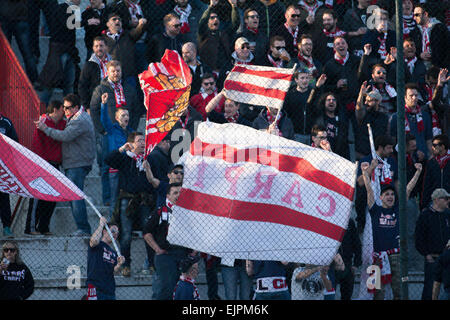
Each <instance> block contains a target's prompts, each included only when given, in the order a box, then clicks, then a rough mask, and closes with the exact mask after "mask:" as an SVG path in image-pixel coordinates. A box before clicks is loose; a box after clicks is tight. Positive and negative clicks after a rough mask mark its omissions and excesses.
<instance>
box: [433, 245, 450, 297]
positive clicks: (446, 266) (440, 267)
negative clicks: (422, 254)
mask: <svg viewBox="0 0 450 320" xmlns="http://www.w3.org/2000/svg"><path fill="white" fill-rule="evenodd" d="M433 280H434V281H437V282H440V283H443V284H444V288H445V290H447V291H449V290H450V249H447V250H445V251H444V253H443V254H441V255H440V256H439V257H438V258H437V260H436V266H435V269H434V276H433Z"/></svg>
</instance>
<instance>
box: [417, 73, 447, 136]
mask: <svg viewBox="0 0 450 320" xmlns="http://www.w3.org/2000/svg"><path fill="white" fill-rule="evenodd" d="M447 75H448V70H447V69H439V68H438V67H431V68H430V69H429V70H428V71H427V74H426V76H425V82H426V83H425V85H424V89H425V93H422V92H421V93H422V101H423V102H426V106H424V108H423V111H424V112H427V113H429V114H430V116H431V121H432V125H433V136H436V135H439V134H442V133H444V134H447V133H448V132H449V124H450V109H449V107H448V104H447V103H446V101H448V94H447V93H448V90H449V86H448V81H449V80H450V76H447Z"/></svg>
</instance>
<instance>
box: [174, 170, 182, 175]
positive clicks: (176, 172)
mask: <svg viewBox="0 0 450 320" xmlns="http://www.w3.org/2000/svg"><path fill="white" fill-rule="evenodd" d="M172 173H174V174H184V172H183V171H181V170H174V171H172Z"/></svg>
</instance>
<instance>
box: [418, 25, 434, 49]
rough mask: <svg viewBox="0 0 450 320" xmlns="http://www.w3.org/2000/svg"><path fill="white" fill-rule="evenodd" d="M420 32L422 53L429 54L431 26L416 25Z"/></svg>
mask: <svg viewBox="0 0 450 320" xmlns="http://www.w3.org/2000/svg"><path fill="white" fill-rule="evenodd" d="M417 27H418V28H419V30H420V32H421V33H422V52H428V53H431V47H430V31H431V25H430V24H428V25H427V26H425V27H424V26H421V25H419V24H418V25H417Z"/></svg>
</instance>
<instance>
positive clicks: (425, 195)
mask: <svg viewBox="0 0 450 320" xmlns="http://www.w3.org/2000/svg"><path fill="white" fill-rule="evenodd" d="M449 145H450V142H449V138H448V136H447V135H445V134H440V135H437V136H434V137H433V140H432V141H431V147H432V150H433V158H432V159H430V160H429V161H428V162H427V168H426V171H425V177H424V184H423V191H422V200H421V209H423V208H425V207H427V206H428V205H429V204H430V202H431V193H432V192H433V190H435V189H436V188H443V189H445V190H447V192H450V161H449V159H450V151H449Z"/></svg>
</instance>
